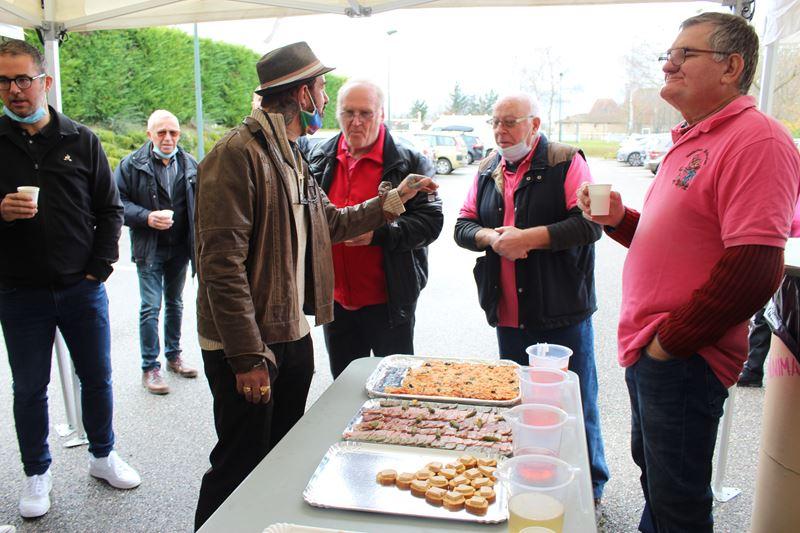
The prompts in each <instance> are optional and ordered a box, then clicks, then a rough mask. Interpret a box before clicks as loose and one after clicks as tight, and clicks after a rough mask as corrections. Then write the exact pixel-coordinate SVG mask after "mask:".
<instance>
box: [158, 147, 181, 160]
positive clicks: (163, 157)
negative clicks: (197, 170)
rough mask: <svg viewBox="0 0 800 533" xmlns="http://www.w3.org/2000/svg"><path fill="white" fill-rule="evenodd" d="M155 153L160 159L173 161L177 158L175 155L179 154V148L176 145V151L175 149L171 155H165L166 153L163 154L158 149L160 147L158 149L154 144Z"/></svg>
mask: <svg viewBox="0 0 800 533" xmlns="http://www.w3.org/2000/svg"><path fill="white" fill-rule="evenodd" d="M153 153H154V154H156V155H157V156H158V157H160V158H161V159H172V158H173V157H175V154H177V153H178V146H177V145H176V146H175V149H174V150H172V152H171V153H169V154H165V153H164V152H162V151H161V150H159V149H158V147H157V146H156V145H155V144H154V145H153Z"/></svg>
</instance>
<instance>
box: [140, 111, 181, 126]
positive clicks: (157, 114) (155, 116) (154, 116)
mask: <svg viewBox="0 0 800 533" xmlns="http://www.w3.org/2000/svg"><path fill="white" fill-rule="evenodd" d="M162 118H172V119H175V122H177V123H178V125H179V126H180V122H179V121H178V117H176V116H175V115H173V114H172V113H170V112H169V111H167V110H166V109H156V110H155V111H153V112H152V113H151V114H150V118H148V119H147V131H153V128H155V126H156V121H158V120H160V119H162Z"/></svg>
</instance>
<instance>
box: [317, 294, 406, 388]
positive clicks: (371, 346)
mask: <svg viewBox="0 0 800 533" xmlns="http://www.w3.org/2000/svg"><path fill="white" fill-rule="evenodd" d="M415 311H416V304H415V305H414V307H413V308H411V311H410V313H409V316H410V317H411V318H410V320H409V321H408V322H405V323H403V324H398V325H396V326H394V327H392V326H391V325H389V309H388V306H387V305H386V304H380V305H368V306H366V307H362V308H361V309H356V310H355V311H348V310H347V309H345V308H344V307H342V306H341V305H339V304H338V303H334V304H333V322H330V323H328V324H325V325H324V326H322V331H323V333H324V334H325V347H326V348H327V349H328V360H329V361H330V363H331V374H333V379H336V378H337V377H339V374H341V373H342V372H344V369H345V368H347V365H349V364H350V363H352V362H353V361H355V360H356V359H360V358H361V357H369V355H370V351H371V352H373V353H374V354H375V355H376V356H378V357H382V356H385V355H392V354H397V353H404V354H413V353H414V312H415Z"/></svg>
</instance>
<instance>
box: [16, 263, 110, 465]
mask: <svg viewBox="0 0 800 533" xmlns="http://www.w3.org/2000/svg"><path fill="white" fill-rule="evenodd" d="M0 324H2V327H3V335H4V336H5V340H6V348H7V350H8V362H9V364H10V365H11V376H12V378H13V383H14V384H13V391H14V420H15V421H16V427H17V440H18V441H19V449H20V454H21V455H22V463H23V465H24V467H25V475H28V476H33V475H39V474H43V473H44V472H45V471H46V470H47V469H48V468H49V467H50V462H51V459H50V448H49V447H48V446H47V435H48V427H49V419H48V415H47V385H48V384H49V383H50V364H51V360H52V357H51V355H52V353H53V340H54V338H55V332H56V326H57V327H58V328H59V329H60V330H61V333H62V334H63V335H64V340H65V341H66V343H67V348H69V353H70V356H71V357H72V362H73V364H74V365H75V372H76V373H77V374H78V379H79V380H80V383H81V407H82V410H83V425H84V427H85V429H86V436H87V437H88V439H89V451H90V452H91V453H92V454H93V455H94V456H95V457H105V456H107V455H108V454H109V452H111V450H112V449H113V448H114V431H113V429H112V424H111V422H112V413H113V405H114V400H113V396H112V393H111V357H110V352H111V329H110V326H109V322H108V297H107V296H106V289H105V286H104V285H103V284H102V283H100V282H98V281H90V280H87V279H84V280H82V281H79V282H78V283H76V284H75V285H70V286H69V287H58V288H53V287H47V288H14V289H0Z"/></svg>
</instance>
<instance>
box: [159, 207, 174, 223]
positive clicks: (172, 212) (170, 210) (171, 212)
mask: <svg viewBox="0 0 800 533" xmlns="http://www.w3.org/2000/svg"><path fill="white" fill-rule="evenodd" d="M161 212H162V213H164V214H165V215H167V216H168V217H169V219H170V220H172V217H173V216H175V211H173V210H172V209H162V210H161Z"/></svg>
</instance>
